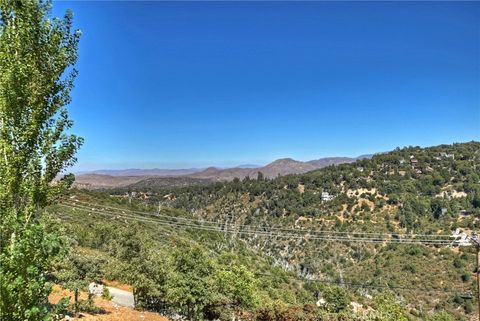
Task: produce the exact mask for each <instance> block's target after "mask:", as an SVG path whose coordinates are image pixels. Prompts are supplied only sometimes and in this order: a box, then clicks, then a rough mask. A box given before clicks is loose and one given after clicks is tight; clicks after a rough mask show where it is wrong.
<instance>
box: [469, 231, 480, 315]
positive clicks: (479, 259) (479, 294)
mask: <svg viewBox="0 0 480 321" xmlns="http://www.w3.org/2000/svg"><path fill="white" fill-rule="evenodd" d="M470 240H471V241H472V243H473V245H474V246H475V248H476V250H477V270H476V275H477V305H478V319H477V320H479V321H480V240H479V239H478V235H477V233H475V232H474V233H472V234H471V235H470Z"/></svg>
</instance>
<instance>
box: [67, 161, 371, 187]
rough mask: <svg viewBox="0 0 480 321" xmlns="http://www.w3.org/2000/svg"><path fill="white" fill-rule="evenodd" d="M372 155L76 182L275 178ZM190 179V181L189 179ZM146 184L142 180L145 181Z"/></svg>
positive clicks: (106, 173)
mask: <svg viewBox="0 0 480 321" xmlns="http://www.w3.org/2000/svg"><path fill="white" fill-rule="evenodd" d="M372 156H373V155H362V156H359V157H356V158H352V157H325V158H320V159H316V160H311V161H307V162H302V161H297V160H294V159H292V158H281V159H277V160H275V161H273V162H271V163H270V164H267V165H265V166H258V165H250V164H246V165H239V166H237V167H232V168H217V167H208V168H188V169H160V168H152V169H136V168H131V169H123V170H109V169H106V170H96V171H91V172H81V173H77V176H76V181H75V185H76V186H78V187H83V188H114V187H125V186H130V185H133V184H137V185H138V183H139V182H141V181H144V180H148V183H149V184H154V185H162V186H163V185H172V184H173V185H176V184H177V183H175V181H176V180H178V181H179V182H178V183H179V184H180V182H181V185H183V184H185V183H186V182H187V183H188V182H189V181H191V182H195V183H198V182H202V183H204V182H205V181H208V180H210V181H222V180H232V179H234V178H235V177H238V178H240V179H242V178H244V177H247V176H249V177H251V178H257V175H258V172H261V173H262V174H263V175H264V176H265V177H268V178H273V177H276V176H278V175H288V174H301V173H306V172H310V171H313V170H316V169H320V168H323V167H327V166H331V165H339V164H344V163H352V162H354V161H356V160H358V159H363V158H371V157H372ZM189 179H191V180H189ZM142 184H143V183H142Z"/></svg>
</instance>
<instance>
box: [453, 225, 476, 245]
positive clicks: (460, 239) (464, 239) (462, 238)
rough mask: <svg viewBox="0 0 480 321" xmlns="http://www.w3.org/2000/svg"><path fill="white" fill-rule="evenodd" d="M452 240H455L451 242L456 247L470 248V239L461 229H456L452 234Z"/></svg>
mask: <svg viewBox="0 0 480 321" xmlns="http://www.w3.org/2000/svg"><path fill="white" fill-rule="evenodd" d="M451 237H452V238H455V240H454V241H453V242H452V243H453V244H456V245H458V246H470V245H472V243H471V242H470V238H469V236H468V234H467V233H465V232H463V231H462V230H461V229H459V228H457V229H456V230H455V232H453V233H452V236H451Z"/></svg>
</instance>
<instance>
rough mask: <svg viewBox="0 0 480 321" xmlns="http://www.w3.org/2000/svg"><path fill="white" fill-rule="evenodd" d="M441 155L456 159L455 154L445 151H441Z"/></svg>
mask: <svg viewBox="0 0 480 321" xmlns="http://www.w3.org/2000/svg"><path fill="white" fill-rule="evenodd" d="M440 156H441V157H444V158H451V159H455V154H448V153H445V152H441V153H440Z"/></svg>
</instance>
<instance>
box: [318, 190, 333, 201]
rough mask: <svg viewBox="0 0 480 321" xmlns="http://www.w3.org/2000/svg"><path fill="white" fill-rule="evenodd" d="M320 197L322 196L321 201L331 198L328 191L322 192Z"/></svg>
mask: <svg viewBox="0 0 480 321" xmlns="http://www.w3.org/2000/svg"><path fill="white" fill-rule="evenodd" d="M321 197H322V201H323V202H326V201H330V200H331V199H332V198H333V196H332V195H330V193H329V192H322V196H321Z"/></svg>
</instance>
